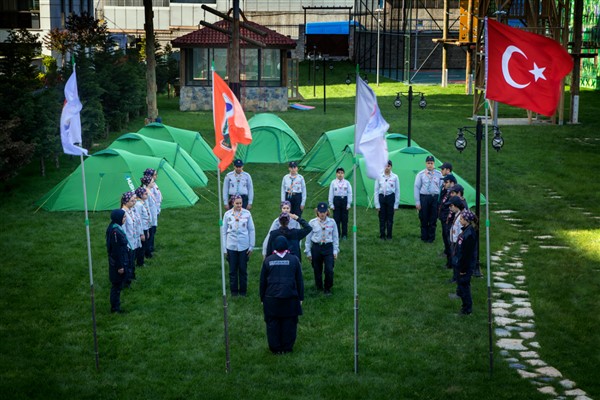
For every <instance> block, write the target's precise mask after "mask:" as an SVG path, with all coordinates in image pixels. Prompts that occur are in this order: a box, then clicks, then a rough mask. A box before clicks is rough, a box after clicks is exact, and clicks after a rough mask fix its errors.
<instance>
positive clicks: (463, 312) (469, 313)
mask: <svg viewBox="0 0 600 400" xmlns="http://www.w3.org/2000/svg"><path fill="white" fill-rule="evenodd" d="M471 313H472V311H465V310H460V311H459V312H458V315H465V316H466V315H471Z"/></svg>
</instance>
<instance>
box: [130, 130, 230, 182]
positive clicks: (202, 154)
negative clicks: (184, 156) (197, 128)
mask: <svg viewBox="0 0 600 400" xmlns="http://www.w3.org/2000/svg"><path fill="white" fill-rule="evenodd" d="M137 133H139V134H140V135H144V136H147V137H149V138H152V139H158V140H164V141H166V142H174V143H178V144H179V145H180V146H181V147H182V148H183V149H184V150H185V151H187V152H188V154H189V155H190V156H191V157H192V158H193V159H194V161H196V162H197V163H198V165H199V166H200V168H202V170H203V171H216V170H217V164H218V160H217V156H215V154H214V153H213V151H212V148H211V147H210V146H209V145H208V143H206V141H205V140H204V138H203V137H202V135H200V133H199V132H194V131H189V130H187V129H179V128H175V127H172V126H169V125H163V124H161V123H158V122H153V123H151V124H148V125H146V126H144V127H143V128H142V129H140V130H139V131H138V132H137Z"/></svg>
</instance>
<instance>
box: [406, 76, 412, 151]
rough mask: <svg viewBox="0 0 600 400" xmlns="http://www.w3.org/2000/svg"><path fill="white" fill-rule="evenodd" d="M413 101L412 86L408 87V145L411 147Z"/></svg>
mask: <svg viewBox="0 0 600 400" xmlns="http://www.w3.org/2000/svg"><path fill="white" fill-rule="evenodd" d="M412 101H413V90H412V86H409V87H408V144H407V147H410V137H411V127H412Z"/></svg>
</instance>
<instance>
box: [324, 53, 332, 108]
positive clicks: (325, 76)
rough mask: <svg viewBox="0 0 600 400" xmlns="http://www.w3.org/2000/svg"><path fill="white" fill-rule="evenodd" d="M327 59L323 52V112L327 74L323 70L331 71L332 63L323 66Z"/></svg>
mask: <svg viewBox="0 0 600 400" xmlns="http://www.w3.org/2000/svg"><path fill="white" fill-rule="evenodd" d="M328 59H329V58H328V55H327V54H323V114H327V74H326V73H325V71H326V70H327V69H329V70H330V71H333V64H331V63H330V64H329V66H328V67H327V68H326V67H325V64H326V63H327V61H328Z"/></svg>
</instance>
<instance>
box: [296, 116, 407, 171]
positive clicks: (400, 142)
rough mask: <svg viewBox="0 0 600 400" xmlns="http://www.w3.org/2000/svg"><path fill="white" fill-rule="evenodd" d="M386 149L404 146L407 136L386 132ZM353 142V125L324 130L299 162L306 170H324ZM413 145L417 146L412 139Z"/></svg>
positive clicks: (335, 161)
mask: <svg viewBox="0 0 600 400" xmlns="http://www.w3.org/2000/svg"><path fill="white" fill-rule="evenodd" d="M385 139H386V142H387V146H388V151H393V150H398V149H402V148H404V147H406V144H407V143H408V138H407V137H406V135H402V134H400V133H388V134H387V135H386V137H385ZM353 144H354V125H350V126H346V127H344V128H339V129H334V130H332V131H327V132H324V133H323V134H322V135H321V137H320V138H319V140H317V142H316V143H315V145H314V146H313V147H312V149H310V151H309V152H308V153H307V154H306V156H305V157H304V158H303V159H302V161H301V162H300V163H299V166H300V167H302V168H304V170H305V171H308V172H322V171H326V170H327V169H328V168H330V167H331V166H332V165H335V164H336V163H337V162H338V161H339V160H340V158H342V156H343V155H344V149H345V148H346V146H348V145H353ZM412 144H413V145H414V146H418V145H417V144H416V143H415V142H414V141H412Z"/></svg>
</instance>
